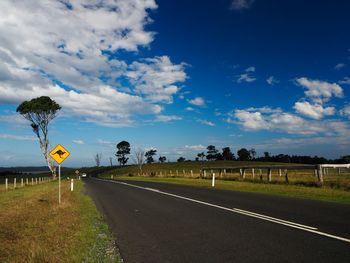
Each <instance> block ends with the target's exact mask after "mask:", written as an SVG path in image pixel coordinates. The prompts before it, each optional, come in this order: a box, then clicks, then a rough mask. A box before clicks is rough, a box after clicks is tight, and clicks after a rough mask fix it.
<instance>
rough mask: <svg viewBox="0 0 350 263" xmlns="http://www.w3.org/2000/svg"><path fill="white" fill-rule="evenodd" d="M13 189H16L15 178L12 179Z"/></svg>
mask: <svg viewBox="0 0 350 263" xmlns="http://www.w3.org/2000/svg"><path fill="white" fill-rule="evenodd" d="M13 189H16V178H14V179H13Z"/></svg>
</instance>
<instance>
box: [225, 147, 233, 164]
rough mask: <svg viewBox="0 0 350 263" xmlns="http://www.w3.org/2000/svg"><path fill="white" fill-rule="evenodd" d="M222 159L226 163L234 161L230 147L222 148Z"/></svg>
mask: <svg viewBox="0 0 350 263" xmlns="http://www.w3.org/2000/svg"><path fill="white" fill-rule="evenodd" d="M222 157H223V159H224V160H226V161H231V160H233V159H234V155H233V153H232V152H231V148H230V147H225V148H222Z"/></svg>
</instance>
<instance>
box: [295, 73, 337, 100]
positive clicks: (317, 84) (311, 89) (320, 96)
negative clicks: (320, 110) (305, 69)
mask: <svg viewBox="0 0 350 263" xmlns="http://www.w3.org/2000/svg"><path fill="white" fill-rule="evenodd" d="M296 82H297V84H299V85H300V86H302V87H304V88H305V89H306V91H305V95H306V96H307V97H308V98H310V99H312V100H313V101H315V102H317V103H323V102H326V101H328V100H329V99H330V98H331V97H332V96H335V97H338V98H342V97H343V89H342V87H341V86H339V85H338V84H336V83H329V82H326V81H321V80H311V79H308V78H305V77H303V78H298V79H296Z"/></svg>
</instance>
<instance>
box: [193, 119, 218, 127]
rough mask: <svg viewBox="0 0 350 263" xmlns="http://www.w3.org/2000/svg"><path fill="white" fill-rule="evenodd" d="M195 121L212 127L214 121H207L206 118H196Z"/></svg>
mask: <svg viewBox="0 0 350 263" xmlns="http://www.w3.org/2000/svg"><path fill="white" fill-rule="evenodd" d="M197 122H199V123H201V124H203V125H207V126H210V127H214V126H215V123H213V122H211V121H207V120H202V119H198V120H197Z"/></svg>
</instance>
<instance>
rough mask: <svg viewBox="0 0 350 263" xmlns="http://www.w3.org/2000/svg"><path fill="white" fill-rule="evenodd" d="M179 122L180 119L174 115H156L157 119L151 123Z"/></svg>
mask: <svg viewBox="0 0 350 263" xmlns="http://www.w3.org/2000/svg"><path fill="white" fill-rule="evenodd" d="M179 120H182V117H180V116H175V115H158V116H157V118H156V119H155V120H153V121H152V122H170V121H179Z"/></svg>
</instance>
